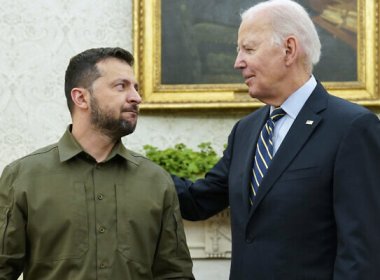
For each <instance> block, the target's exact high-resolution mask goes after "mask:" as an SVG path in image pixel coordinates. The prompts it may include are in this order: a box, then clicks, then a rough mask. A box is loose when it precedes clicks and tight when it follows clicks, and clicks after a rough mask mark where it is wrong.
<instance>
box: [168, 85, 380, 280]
mask: <svg viewBox="0 0 380 280" xmlns="http://www.w3.org/2000/svg"><path fill="white" fill-rule="evenodd" d="M268 114H269V106H265V107H263V108H261V109H259V110H257V111H256V112H254V113H252V114H250V115H248V116H247V117H245V118H243V119H242V120H240V121H239V122H238V123H236V125H235V126H234V128H233V130H232V132H231V134H230V136H229V138H228V146H227V148H226V150H225V151H224V154H223V157H222V158H221V159H220V161H219V162H218V163H217V164H216V165H215V166H214V167H213V169H212V170H211V171H210V172H209V173H208V174H207V175H206V177H205V178H204V179H201V180H198V181H196V182H195V183H192V182H190V181H186V180H184V179H180V178H177V177H173V178H174V181H175V184H176V188H177V192H178V196H179V200H180V205H181V212H182V215H183V217H184V218H185V219H189V220H201V219H206V218H208V217H210V216H212V215H214V214H216V213H217V212H219V211H221V210H223V209H225V208H226V207H228V206H229V207H230V211H231V229H232V260H231V274H230V279H233V280H240V279H243V280H250V279H253V280H262V279H263V280H266V279H268V280H274V279H275V280H277V279H278V280H288V279H289V280H328V279H334V280H350V279H352V280H354V279H355V280H375V279H380V121H379V119H378V118H377V116H376V115H374V114H373V113H371V112H370V111H368V110H367V109H365V108H363V107H361V106H358V105H355V104H352V103H349V102H347V101H345V100H343V99H340V98H337V97H334V96H332V95H329V94H328V93H327V92H326V91H325V89H324V88H323V86H322V85H321V84H320V83H318V85H317V87H316V88H315V90H314V91H313V93H312V94H311V96H310V97H309V99H308V100H307V102H306V103H305V105H304V106H303V108H302V109H301V111H300V113H299V115H298V116H297V118H296V120H295V121H294V123H293V125H292V127H291V128H290V130H289V132H288V134H287V135H286V137H285V139H284V141H283V142H282V144H281V146H280V147H279V149H278V151H277V153H276V155H275V157H274V159H273V161H272V163H271V165H270V167H269V169H268V172H267V174H266V176H265V177H264V179H263V181H262V183H261V186H260V190H259V192H258V194H257V197H256V199H255V202H254V206H253V207H252V208H251V207H250V206H249V204H248V186H249V181H250V177H251V174H252V173H251V172H252V171H251V168H252V160H253V155H254V146H255V143H256V141H257V138H258V135H259V133H260V130H261V128H262V126H263V125H264V122H265V121H266V119H267V117H268Z"/></svg>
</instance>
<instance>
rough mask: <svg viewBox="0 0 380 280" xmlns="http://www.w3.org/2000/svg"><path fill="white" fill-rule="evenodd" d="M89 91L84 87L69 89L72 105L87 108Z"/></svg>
mask: <svg viewBox="0 0 380 280" xmlns="http://www.w3.org/2000/svg"><path fill="white" fill-rule="evenodd" d="M89 94H90V93H89V91H88V90H86V89H84V88H73V89H72V90H71V99H72V100H73V103H74V106H75V107H78V108H80V109H88V107H89V106H88V100H89Z"/></svg>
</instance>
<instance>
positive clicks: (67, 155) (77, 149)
mask: <svg viewBox="0 0 380 280" xmlns="http://www.w3.org/2000/svg"><path fill="white" fill-rule="evenodd" d="M71 127H72V125H69V126H68V127H67V129H66V131H65V133H64V134H63V136H62V137H61V139H60V140H59V142H58V151H59V159H60V161H61V162H64V161H67V160H69V159H71V158H73V157H75V156H77V155H78V154H81V153H86V152H85V151H84V150H83V148H82V147H81V145H80V144H79V143H78V141H77V140H76V139H75V138H74V136H73V135H72V134H71ZM116 155H119V156H121V157H122V158H124V159H125V160H128V161H131V162H133V163H134V164H136V165H138V162H137V160H136V158H135V157H134V156H133V153H131V151H129V150H127V149H126V148H125V147H124V145H123V143H122V142H121V141H118V142H117V143H116V144H115V146H114V147H113V149H112V151H111V153H110V154H109V155H108V157H107V158H106V160H105V161H104V162H107V161H109V160H111V159H112V158H114V157H115V156H116Z"/></svg>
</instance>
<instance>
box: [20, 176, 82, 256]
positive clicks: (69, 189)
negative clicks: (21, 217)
mask: <svg viewBox="0 0 380 280" xmlns="http://www.w3.org/2000/svg"><path fill="white" fill-rule="evenodd" d="M34 193H37V194H38V195H36V196H35V197H33V198H31V199H30V203H29V206H28V220H29V223H28V226H27V231H28V238H29V242H30V247H31V250H30V252H31V259H32V260H35V261H58V260H64V259H72V258H80V257H82V256H83V254H85V252H86V251H87V250H88V242H89V237H88V234H89V232H88V215H87V203H86V191H85V185H84V183H80V182H74V183H72V185H70V186H67V185H66V186H62V185H61V184H59V183H56V184H54V182H51V185H50V186H47V187H44V190H39V191H38V192H36V191H34Z"/></svg>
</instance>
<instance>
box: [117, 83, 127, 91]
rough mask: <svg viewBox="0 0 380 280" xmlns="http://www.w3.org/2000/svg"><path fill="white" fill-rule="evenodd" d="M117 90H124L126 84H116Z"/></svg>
mask: <svg viewBox="0 0 380 280" xmlns="http://www.w3.org/2000/svg"><path fill="white" fill-rule="evenodd" d="M116 89H117V90H124V89H125V84H117V85H116Z"/></svg>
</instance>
